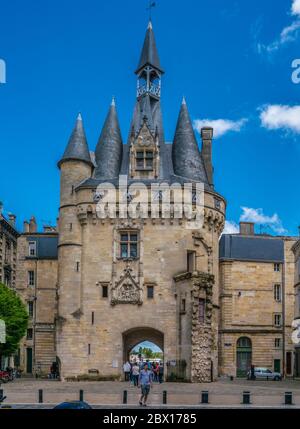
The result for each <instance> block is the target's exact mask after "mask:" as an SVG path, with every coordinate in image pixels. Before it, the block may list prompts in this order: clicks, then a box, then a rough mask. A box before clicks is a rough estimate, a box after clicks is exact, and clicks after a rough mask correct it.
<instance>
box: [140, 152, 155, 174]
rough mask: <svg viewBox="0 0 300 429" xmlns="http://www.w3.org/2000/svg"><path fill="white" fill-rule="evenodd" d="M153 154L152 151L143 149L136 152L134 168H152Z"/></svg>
mask: <svg viewBox="0 0 300 429" xmlns="http://www.w3.org/2000/svg"><path fill="white" fill-rule="evenodd" d="M153 161H154V154H153V151H150V150H145V151H138V152H136V169H137V170H151V171H152V170H153Z"/></svg>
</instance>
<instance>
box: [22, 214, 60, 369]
mask: <svg viewBox="0 0 300 429" xmlns="http://www.w3.org/2000/svg"><path fill="white" fill-rule="evenodd" d="M57 245H58V234H57V232H56V231H55V229H54V228H50V227H48V228H47V227H45V228H44V232H37V225H36V222H35V219H34V218H31V220H30V222H24V232H23V233H22V234H21V235H20V237H19V238H18V252H17V276H16V291H17V292H18V294H19V295H20V296H21V297H22V300H23V302H24V303H25V305H26V307H27V309H28V313H29V324H28V329H27V334H26V337H25V338H24V339H23V340H22V342H21V345H20V350H19V352H18V353H17V356H16V358H15V364H16V366H18V367H19V368H21V369H22V371H23V372H24V373H25V374H35V375H46V374H49V371H50V367H51V365H52V363H53V362H55V361H56V350H55V323H56V315H57V254H58V251H57Z"/></svg>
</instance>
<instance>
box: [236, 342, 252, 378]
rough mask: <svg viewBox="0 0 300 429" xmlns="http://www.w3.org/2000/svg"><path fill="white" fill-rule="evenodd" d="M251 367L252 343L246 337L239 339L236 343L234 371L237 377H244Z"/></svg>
mask: <svg viewBox="0 0 300 429" xmlns="http://www.w3.org/2000/svg"><path fill="white" fill-rule="evenodd" d="M251 365H252V342H251V340H250V338H248V337H241V338H239V339H238V341H237V348H236V369H237V374H236V375H237V377H246V376H247V372H248V371H249V370H250V369H251Z"/></svg>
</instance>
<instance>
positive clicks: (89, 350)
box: [88, 344, 91, 355]
mask: <svg viewBox="0 0 300 429" xmlns="http://www.w3.org/2000/svg"><path fill="white" fill-rule="evenodd" d="M90 354H91V345H90V344H88V355H90Z"/></svg>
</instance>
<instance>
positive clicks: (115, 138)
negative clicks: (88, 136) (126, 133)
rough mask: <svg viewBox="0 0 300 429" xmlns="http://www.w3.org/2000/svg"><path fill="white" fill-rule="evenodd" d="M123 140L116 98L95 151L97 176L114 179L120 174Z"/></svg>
mask: <svg viewBox="0 0 300 429" xmlns="http://www.w3.org/2000/svg"><path fill="white" fill-rule="evenodd" d="M122 154H123V142H122V137H121V131H120V125H119V120H118V115H117V109H116V105H115V102H114V100H113V101H112V103H111V106H110V108H109V112H108V114H107V117H106V120H105V123H104V126H103V129H102V132H101V135H100V138H99V141H98V144H97V147H96V151H95V158H96V164H97V167H96V170H95V178H104V179H108V180H109V179H113V178H115V177H118V176H119V173H120V168H121V163H122Z"/></svg>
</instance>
